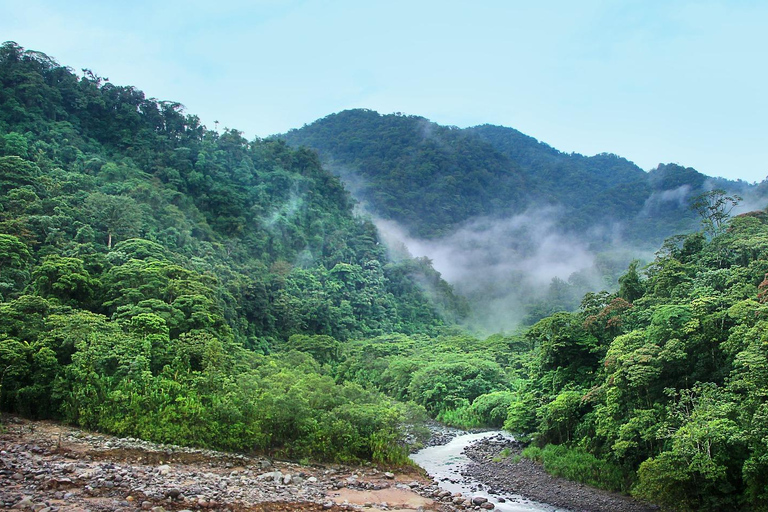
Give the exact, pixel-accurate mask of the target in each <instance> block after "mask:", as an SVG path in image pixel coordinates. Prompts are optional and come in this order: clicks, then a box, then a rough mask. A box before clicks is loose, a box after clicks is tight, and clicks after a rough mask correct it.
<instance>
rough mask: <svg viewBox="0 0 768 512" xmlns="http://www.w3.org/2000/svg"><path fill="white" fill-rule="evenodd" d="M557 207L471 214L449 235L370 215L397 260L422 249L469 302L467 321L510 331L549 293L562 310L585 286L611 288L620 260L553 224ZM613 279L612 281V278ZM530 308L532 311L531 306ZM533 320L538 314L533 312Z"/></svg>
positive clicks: (482, 327) (575, 300)
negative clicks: (609, 274) (421, 233)
mask: <svg viewBox="0 0 768 512" xmlns="http://www.w3.org/2000/svg"><path fill="white" fill-rule="evenodd" d="M561 216H562V211H561V210H559V209H557V208H545V209H541V208H539V209H535V210H533V209H531V210H528V211H526V212H524V213H521V214H518V215H514V216H512V217H506V218H480V219H474V220H471V221H469V222H467V223H465V224H464V225H462V226H461V227H459V228H458V229H457V230H456V231H454V232H453V233H451V234H450V235H448V236H445V237H443V238H439V239H430V240H425V239H418V238H414V237H412V236H410V235H409V234H408V232H407V231H406V230H405V229H404V228H403V227H402V226H400V225H399V224H397V223H396V222H393V221H391V220H385V219H381V218H377V217H375V216H374V217H373V221H374V222H375V223H376V225H377V227H378V228H379V231H380V233H381V236H382V239H383V240H384V241H385V243H386V244H387V246H388V247H389V248H390V252H391V256H392V257H393V258H395V259H397V258H402V257H407V256H413V257H422V256H426V257H427V258H429V259H430V260H432V263H433V266H434V268H435V269H436V270H437V271H438V272H440V273H441V275H442V277H443V278H444V279H445V280H446V281H448V282H449V283H450V284H451V285H453V287H454V290H455V291H456V292H457V293H459V294H461V295H464V296H465V297H467V298H468V299H469V300H470V303H471V304H472V305H473V311H472V314H471V317H470V318H469V319H468V321H467V324H468V325H467V326H468V327H470V328H471V329H473V330H475V331H478V332H482V333H486V334H488V333H494V332H510V331H514V330H515V329H517V328H518V327H519V326H520V325H521V324H522V323H524V322H525V321H526V320H529V321H530V318H531V315H532V313H534V312H533V311H532V309H534V310H535V309H536V306H537V303H539V302H540V301H542V300H543V299H545V298H547V299H548V302H551V303H554V304H556V305H561V306H562V309H573V308H575V307H577V306H578V303H579V300H580V299H581V296H582V295H583V294H584V293H586V292H587V291H599V290H602V289H605V288H606V287H610V286H611V284H610V283H608V282H606V279H605V277H604V276H605V274H606V270H610V269H607V268H606V267H613V266H617V265H620V266H622V268H623V265H626V262H628V261H630V260H631V259H632V257H633V255H634V254H635V252H636V251H631V252H632V254H631V255H627V254H624V253H622V254H621V256H620V257H619V259H620V260H621V261H620V262H619V263H617V265H610V264H609V262H607V261H606V258H605V256H604V255H602V256H601V255H598V254H596V253H595V252H594V251H593V250H591V249H590V240H591V239H592V237H589V236H583V235H581V236H577V235H574V234H566V233H564V232H562V231H561V230H560V229H558V228H557V222H558V219H559V218H560V217H561ZM614 283H615V280H614ZM534 314H535V313H534ZM534 319H535V318H534Z"/></svg>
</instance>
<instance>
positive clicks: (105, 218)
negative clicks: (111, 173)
mask: <svg viewBox="0 0 768 512" xmlns="http://www.w3.org/2000/svg"><path fill="white" fill-rule="evenodd" d="M85 209H86V211H87V212H88V213H89V214H90V217H91V221H92V222H93V224H94V225H95V227H98V228H100V229H102V230H104V231H106V233H107V248H109V249H111V248H112V241H113V239H114V238H115V237H122V238H127V237H128V236H130V235H136V234H138V233H137V231H138V225H139V223H140V220H141V210H140V209H139V206H138V204H136V201H135V200H134V199H132V198H130V197H127V196H110V195H107V194H103V193H101V192H96V193H94V194H91V195H89V196H88V198H87V199H86V200H85Z"/></svg>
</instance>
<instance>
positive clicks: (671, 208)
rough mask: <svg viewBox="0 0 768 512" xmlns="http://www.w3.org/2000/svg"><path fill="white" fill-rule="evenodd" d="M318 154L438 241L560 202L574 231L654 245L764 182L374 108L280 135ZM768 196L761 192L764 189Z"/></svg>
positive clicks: (378, 208) (382, 208) (387, 214)
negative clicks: (583, 151) (726, 196)
mask: <svg viewBox="0 0 768 512" xmlns="http://www.w3.org/2000/svg"><path fill="white" fill-rule="evenodd" d="M280 138H282V139H284V140H285V141H287V142H288V144H290V145H291V146H293V147H302V146H303V147H307V148H311V149H314V150H316V151H318V153H319V154H320V155H321V158H322V161H323V162H324V163H325V164H326V165H327V166H328V167H329V168H330V169H331V170H332V171H333V172H335V173H336V174H337V175H339V176H341V177H342V179H343V180H344V181H345V183H347V184H348V185H349V186H350V189H351V190H352V192H353V194H354V195H355V197H356V198H358V199H359V200H360V201H362V202H363V203H364V204H365V205H366V206H367V208H368V209H369V210H370V211H371V212H373V213H375V214H376V215H378V216H381V217H383V218H384V219H388V220H393V221H396V222H398V223H399V224H401V225H402V226H404V227H405V229H406V230H407V231H408V232H409V234H410V235H412V236H415V237H423V238H438V237H441V236H445V235H447V234H450V233H452V232H454V231H455V230H457V229H458V228H459V227H461V226H462V225H464V224H466V223H467V222H468V221H471V220H472V219H476V218H478V217H489V216H490V217H496V218H499V217H509V216H513V215H516V214H520V213H523V212H526V211H530V210H536V209H539V210H541V209H545V208H552V207H554V208H556V209H558V220H557V223H558V226H559V227H560V228H562V229H563V230H564V231H566V232H569V233H581V234H585V233H586V232H588V231H592V232H593V233H597V232H600V233H602V234H603V236H602V237H601V238H600V241H601V242H605V241H608V240H609V238H610V237H614V236H616V234H617V231H618V233H619V235H620V236H621V239H622V240H623V241H628V242H632V243H634V244H636V245H641V246H644V247H656V246H657V245H658V244H659V243H661V241H662V240H663V239H664V238H666V237H668V236H671V235H674V234H677V233H681V232H688V231H691V230H693V229H695V228H696V227H697V225H698V218H697V217H696V214H695V213H694V212H692V211H690V209H689V208H688V202H689V201H690V199H691V198H693V197H695V196H696V195H698V194H700V193H702V192H704V191H705V190H707V189H709V188H714V187H717V188H723V189H726V190H727V191H729V192H731V193H738V194H741V195H744V196H752V195H755V194H758V193H759V190H758V187H756V186H754V185H749V184H747V183H744V182H739V181H729V180H723V179H713V178H709V177H707V176H705V175H703V174H701V173H699V172H698V171H696V170H694V169H691V168H683V167H681V166H678V165H675V164H670V165H660V166H659V167H658V168H657V169H654V170H653V171H651V172H645V171H643V170H642V169H640V168H639V167H638V166H636V165H635V164H633V163H632V162H630V161H628V160H626V159H624V158H621V157H619V156H617V155H613V154H600V155H595V156H591V157H586V156H583V155H579V154H575V153H574V154H566V153H562V152H560V151H558V150H556V149H554V148H552V147H550V146H548V145H547V144H544V143H542V142H539V141H537V140H536V139H534V138H532V137H529V136H527V135H524V134H522V133H520V132H519V131H517V130H514V129H512V128H505V127H501V126H492V125H482V126H476V127H472V128H466V129H459V128H455V127H445V126H440V125H438V124H436V123H432V122H430V121H429V120H427V119H425V118H423V117H418V116H408V115H402V114H389V115H381V114H379V113H377V112H374V111H371V110H363V109H356V110H347V111H343V112H340V113H338V114H331V115H329V116H327V117H324V118H322V119H320V120H318V121H315V122H313V123H311V124H309V125H306V126H304V127H302V128H300V129H296V130H291V131H289V132H288V133H286V134H284V135H281V136H280ZM760 196H761V197H762V194H760Z"/></svg>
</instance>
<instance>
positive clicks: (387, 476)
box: [384, 471, 395, 480]
mask: <svg viewBox="0 0 768 512" xmlns="http://www.w3.org/2000/svg"><path fill="white" fill-rule="evenodd" d="M384 478H388V479H389V480H393V479H394V478H395V474H394V473H390V472H389V471H387V472H386V473H384Z"/></svg>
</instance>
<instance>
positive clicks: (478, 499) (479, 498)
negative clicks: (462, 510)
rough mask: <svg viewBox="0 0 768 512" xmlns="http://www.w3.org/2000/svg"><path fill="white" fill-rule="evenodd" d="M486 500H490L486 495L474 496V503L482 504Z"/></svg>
mask: <svg viewBox="0 0 768 512" xmlns="http://www.w3.org/2000/svg"><path fill="white" fill-rule="evenodd" d="M486 501H488V498H486V497H484V496H475V497H474V498H472V503H474V504H475V505H482V504H483V503H485V502H486Z"/></svg>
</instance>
